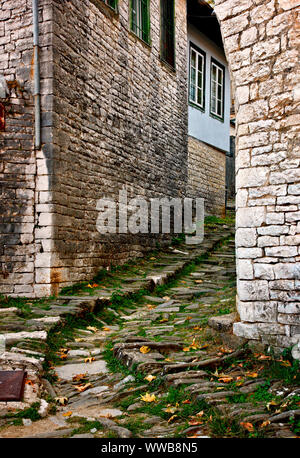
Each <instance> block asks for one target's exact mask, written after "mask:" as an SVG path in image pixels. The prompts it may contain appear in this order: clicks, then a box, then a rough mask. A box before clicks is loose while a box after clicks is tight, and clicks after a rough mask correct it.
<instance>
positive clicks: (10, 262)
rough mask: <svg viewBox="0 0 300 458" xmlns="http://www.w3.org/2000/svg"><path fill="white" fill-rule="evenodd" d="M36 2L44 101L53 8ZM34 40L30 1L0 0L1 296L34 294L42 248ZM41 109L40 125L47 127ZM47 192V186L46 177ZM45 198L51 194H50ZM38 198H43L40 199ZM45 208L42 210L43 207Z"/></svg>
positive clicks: (46, 0) (45, 143)
mask: <svg viewBox="0 0 300 458" xmlns="http://www.w3.org/2000/svg"><path fill="white" fill-rule="evenodd" d="M50 3H51V2H50V1H49V0H40V2H39V5H40V8H39V16H40V32H41V38H40V46H41V48H40V59H41V92H42V104H43V106H44V107H45V110H47V106H48V105H49V104H50V100H51V84H50V82H51V14H50V12H51V8H50ZM32 65H33V38H32V10H31V1H24V0H14V1H11V0H2V1H1V4H0V75H2V76H3V77H4V78H5V80H6V82H7V85H8V94H7V97H6V98H5V99H1V100H0V102H2V103H3V104H4V106H5V118H6V119H5V130H4V132H0V294H9V295H12V296H18V295H21V296H34V295H35V294H36V290H35V280H36V279H35V275H36V272H35V262H36V256H37V254H38V253H39V252H40V251H42V250H44V249H46V247H43V246H42V241H41V239H40V238H39V234H38V233H36V231H38V229H39V227H40V226H39V224H40V222H39V215H40V211H41V208H40V202H43V204H44V202H45V198H44V197H42V196H41V193H40V192H38V191H37V192H36V191H35V189H36V183H38V182H39V180H40V175H41V173H43V174H45V173H47V174H48V172H47V171H46V170H44V169H45V161H46V159H45V155H47V154H48V155H49V145H48V140H49V139H47V138H46V136H45V134H46V131H45V130H44V128H43V138H42V140H43V148H42V150H41V151H38V152H35V151H34V147H33V145H34V116H33V100H32V89H33V82H32V75H33V70H32ZM47 115H48V113H45V114H44V115H43V118H42V125H43V126H46V125H49V116H47ZM44 189H45V190H47V192H48V189H49V183H48V179H46V185H45V187H44ZM48 197H49V196H48ZM41 199H42V200H41ZM43 211H45V208H44V209H43Z"/></svg>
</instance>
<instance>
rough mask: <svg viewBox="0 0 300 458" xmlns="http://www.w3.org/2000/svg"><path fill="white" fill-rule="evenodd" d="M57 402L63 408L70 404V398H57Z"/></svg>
mask: <svg viewBox="0 0 300 458" xmlns="http://www.w3.org/2000/svg"><path fill="white" fill-rule="evenodd" d="M55 401H56V402H57V403H58V404H60V405H62V406H65V405H66V404H68V398H65V397H58V398H55Z"/></svg>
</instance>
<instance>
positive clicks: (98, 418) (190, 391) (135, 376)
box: [0, 225, 300, 438]
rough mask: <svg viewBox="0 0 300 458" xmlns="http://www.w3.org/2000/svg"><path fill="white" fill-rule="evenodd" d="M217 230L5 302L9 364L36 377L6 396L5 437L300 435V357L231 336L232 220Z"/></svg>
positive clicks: (1, 410)
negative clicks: (50, 291)
mask: <svg viewBox="0 0 300 458" xmlns="http://www.w3.org/2000/svg"><path fill="white" fill-rule="evenodd" d="M208 229H209V230H208V231H207V232H208V233H207V236H206V238H205V241H204V243H203V244H202V245H201V246H200V247H193V246H188V245H184V244H181V245H180V247H179V248H174V247H170V248H169V249H168V250H165V251H162V252H160V253H156V254H155V255H153V256H150V257H148V258H147V259H146V260H143V261H141V262H139V263H138V264H137V265H136V266H133V265H131V266H129V267H128V268H127V269H121V270H120V271H117V272H115V273H114V274H110V275H108V276H107V277H106V276H105V277H103V278H102V279H101V281H99V282H98V283H95V282H94V283H92V284H89V285H85V287H84V288H83V289H81V290H78V291H77V294H76V296H75V295H70V296H60V297H58V298H57V299H55V300H47V301H31V302H30V301H23V302H22V301H20V303H18V302H17V303H16V304H15V305H17V306H13V307H12V306H10V305H11V302H10V301H7V302H6V303H5V301H2V305H1V308H0V313H1V315H0V331H1V332H2V333H3V335H4V336H5V338H6V352H4V353H2V354H1V355H0V365H1V367H0V368H1V369H2V370H3V369H22V368H23V369H26V371H27V379H26V385H25V395H24V401H23V402H22V403H4V402H0V417H1V418H0V427H1V430H0V436H1V437H74V438H76V437H91V438H92V437H121V438H128V437H156V438H160V437H296V436H297V434H298V435H299V414H300V408H299V405H300V403H299V401H300V389H299V374H298V375H297V372H296V370H295V364H296V363H292V362H290V361H289V360H288V359H284V358H279V357H276V358H273V359H272V360H271V357H270V356H269V355H263V354H261V353H254V354H253V353H250V352H249V349H248V348H247V345H245V344H246V342H245V341H242V340H240V339H238V338H234V337H233V336H232V334H231V328H232V323H233V321H234V320H235V319H237V317H236V315H235V312H234V310H235V259H234V238H233V228H232V227H229V226H226V225H217V226H216V228H215V227H211V228H208ZM220 331H221V332H220ZM297 424H298V426H297ZM297 428H298V429H297Z"/></svg>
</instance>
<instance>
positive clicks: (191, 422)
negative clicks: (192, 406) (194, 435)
mask: <svg viewBox="0 0 300 458" xmlns="http://www.w3.org/2000/svg"><path fill="white" fill-rule="evenodd" d="M202 424H203V421H201V420H197V419H191V420H190V421H189V425H190V426H197V425H202Z"/></svg>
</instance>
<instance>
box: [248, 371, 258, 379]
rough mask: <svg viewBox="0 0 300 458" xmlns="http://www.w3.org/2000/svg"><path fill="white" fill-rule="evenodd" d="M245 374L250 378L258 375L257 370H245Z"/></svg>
mask: <svg viewBox="0 0 300 458" xmlns="http://www.w3.org/2000/svg"><path fill="white" fill-rule="evenodd" d="M246 375H247V376H248V377H251V378H256V377H258V373H257V372H246Z"/></svg>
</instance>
